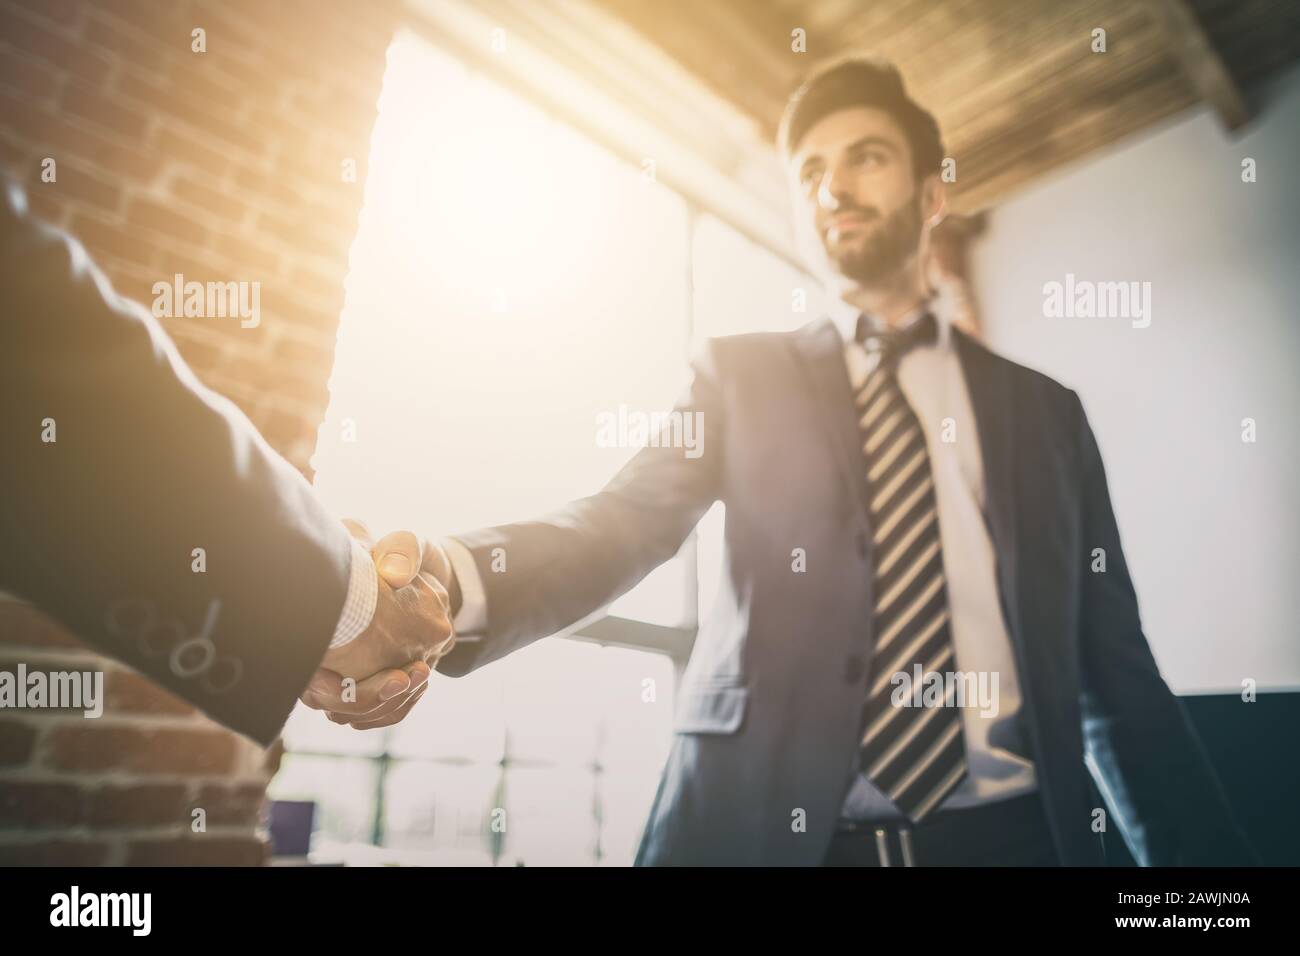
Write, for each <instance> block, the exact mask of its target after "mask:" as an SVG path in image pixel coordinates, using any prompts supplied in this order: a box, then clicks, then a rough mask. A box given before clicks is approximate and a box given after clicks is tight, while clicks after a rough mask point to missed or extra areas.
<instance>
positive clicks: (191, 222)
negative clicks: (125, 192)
mask: <svg viewBox="0 0 1300 956" xmlns="http://www.w3.org/2000/svg"><path fill="white" fill-rule="evenodd" d="M126 219H127V222H129V223H131V224H132V225H135V226H139V227H140V228H142V229H149V230H151V231H153V232H154V233H156V234H157V235H158V236H160V237H162V238H164V239H165V238H168V237H171V238H175V239H183V240H185V241H186V242H188V243H190V244H191V245H195V246H202V245H203V244H204V243H205V242H207V239H208V235H209V229H208V227H207V226H206V225H204V224H203V223H202V222H200V221H199V219H198V218H197V217H195V216H193V215H191V214H190V213H188V212H182V211H181V210H179V209H177V208H175V207H168V206H164V205H163V204H161V203H159V202H156V201H155V200H153V199H149V198H146V197H144V196H137V197H136V198H135V199H133V200H131V203H130V205H129V206H128V207H127V212H126Z"/></svg>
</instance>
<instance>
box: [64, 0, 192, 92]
mask: <svg viewBox="0 0 1300 956" xmlns="http://www.w3.org/2000/svg"><path fill="white" fill-rule="evenodd" d="M114 6H116V4H115V5H114ZM115 12H116V11H115V10H113V9H112V8H111V7H110V8H98V7H97V8H93V9H92V10H91V11H90V19H89V21H88V22H87V23H86V31H85V33H84V34H83V36H85V38H86V42H88V43H91V44H93V45H94V46H95V47H96V48H98V49H101V50H103V51H105V52H107V53H113V54H116V55H117V56H118V57H120V58H121V60H122V61H124V62H125V63H126V64H130V65H133V66H137V67H139V68H140V69H141V70H148V71H149V72H150V73H152V74H154V75H155V76H159V75H166V74H167V73H168V72H170V65H171V63H172V62H173V61H174V60H175V58H176V57H177V55H178V51H177V50H175V49H174V48H173V47H171V46H169V45H167V44H163V43H159V42H158V41H157V40H156V39H154V38H153V37H150V36H149V35H148V34H144V33H141V32H140V31H139V30H136V29H134V28H133V27H132V26H131V25H130V24H128V23H126V22H124V21H123V20H121V19H119V18H117V17H116V16H114V13H115ZM185 52H186V53H188V52H189V48H188V46H187V47H186V48H185Z"/></svg>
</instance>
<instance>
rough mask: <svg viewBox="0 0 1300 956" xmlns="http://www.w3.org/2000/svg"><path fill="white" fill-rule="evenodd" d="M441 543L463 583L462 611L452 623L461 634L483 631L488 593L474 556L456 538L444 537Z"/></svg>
mask: <svg viewBox="0 0 1300 956" xmlns="http://www.w3.org/2000/svg"><path fill="white" fill-rule="evenodd" d="M438 543H439V544H440V545H442V549H443V550H444V551H446V552H447V560H448V561H450V562H451V573H452V574H454V575H456V583H457V584H458V585H459V586H460V610H459V611H457V612H456V617H455V619H454V620H453V621H452V622H451V627H452V630H453V631H455V632H456V633H457V634H480V633H482V632H483V631H484V630H486V628H487V595H486V594H485V593H484V592H483V579H482V578H480V577H479V573H478V565H476V564H475V563H474V555H473V554H471V553H470V550H469V548H467V547H465V546H464V545H463V544H461V543H460V542H459V541H457V540H456V539H455V538H443V539H442V540H441V541H439V542H438Z"/></svg>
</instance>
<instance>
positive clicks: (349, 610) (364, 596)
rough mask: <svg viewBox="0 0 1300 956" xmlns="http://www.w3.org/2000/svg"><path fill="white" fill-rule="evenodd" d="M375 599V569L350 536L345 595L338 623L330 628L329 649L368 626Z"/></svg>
mask: <svg viewBox="0 0 1300 956" xmlns="http://www.w3.org/2000/svg"><path fill="white" fill-rule="evenodd" d="M378 600H379V572H378V571H376V570H375V562H374V561H373V560H372V559H371V557H370V552H369V551H367V550H366V546H365V545H363V544H362V543H361V542H360V541H358V540H357V539H356V538H353V539H352V564H351V569H350V570H349V572H348V595H347V598H346V599H344V601H343V610H342V612H341V613H340V614H339V622H338V624H337V625H335V627H334V637H333V639H332V640H331V641H330V650H333V649H334V648H336V647H342V646H343V645H344V644H348V643H351V641H352V640H353V639H355V638H356V637H358V636H359V635H360V634H361V632H362V631H364V630H365V629H366V628H368V627H369V626H370V622H371V621H372V620H373V619H374V616H375V604H376V602H377V601H378Z"/></svg>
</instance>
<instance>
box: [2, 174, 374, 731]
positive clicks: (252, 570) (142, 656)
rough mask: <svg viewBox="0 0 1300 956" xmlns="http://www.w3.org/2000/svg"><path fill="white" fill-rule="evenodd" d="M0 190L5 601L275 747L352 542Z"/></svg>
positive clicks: (344, 576) (124, 307)
mask: <svg viewBox="0 0 1300 956" xmlns="http://www.w3.org/2000/svg"><path fill="white" fill-rule="evenodd" d="M3 191H4V197H3V202H0V288H2V289H3V296H4V298H3V301H4V316H3V319H2V320H0V429H2V430H0V455H3V456H4V467H3V472H2V476H0V589H2V590H6V591H10V592H12V593H15V594H17V595H18V596H20V597H22V598H25V599H27V600H29V601H31V602H32V603H33V604H35V605H36V606H38V607H40V608H41V609H42V610H44V611H46V612H48V613H50V614H51V615H53V616H54V617H55V618H57V619H59V620H60V621H62V622H63V623H64V624H65V625H67V626H68V627H69V628H70V629H71V630H72V631H73V632H74V633H76V634H77V635H79V636H80V637H81V638H82V639H83V640H85V641H87V642H89V643H90V644H92V645H94V646H95V647H96V648H97V649H99V650H100V651H102V652H103V653H105V654H108V655H111V656H113V657H115V658H118V659H119V660H122V661H124V662H126V663H127V664H130V665H131V666H133V667H135V668H136V669H138V670H140V671H141V672H143V673H144V674H146V675H148V676H150V677H152V678H154V679H155V680H157V681H158V682H159V683H161V684H163V685H164V686H166V687H167V688H169V689H170V690H172V691H173V692H174V693H176V694H177V695H178V696H180V697H182V698H184V699H186V700H188V701H190V702H191V703H193V704H195V705H196V706H198V707H200V708H201V709H203V710H204V711H206V712H207V713H208V714H210V715H212V716H213V717H214V718H216V719H217V720H219V721H221V722H223V723H225V724H226V725H228V726H230V727H232V728H234V729H236V730H239V731H241V732H243V733H245V734H247V735H249V736H250V737H253V738H254V739H256V740H258V741H260V742H262V743H268V742H270V741H271V740H272V739H274V737H275V736H276V735H277V734H278V732H279V730H280V728H281V727H282V725H283V723H284V720H285V718H286V716H287V715H288V713H289V710H290V709H291V708H292V706H293V703H294V700H295V699H296V697H297V695H298V693H299V692H300V691H301V689H302V688H303V687H304V686H305V685H306V682H307V680H308V679H309V677H310V676H311V673H312V671H313V670H314V669H315V667H316V666H317V665H318V664H319V662H320V659H321V657H322V655H323V654H324V651H325V649H326V647H327V645H328V644H329V641H330V638H331V636H332V634H333V631H334V627H335V625H336V624H337V622H338V619H339V612H340V609H341V608H342V606H343V602H344V597H345V595H346V592H347V584H348V574H349V568H350V553H349V538H348V535H347V532H346V531H345V529H344V528H343V527H342V526H341V524H340V523H339V522H338V521H337V520H335V519H334V518H333V517H332V516H331V515H330V514H329V513H328V512H327V511H326V510H325V509H324V508H323V507H322V506H321V505H320V504H319V502H318V501H317V500H316V498H315V496H314V495H313V493H312V491H311V488H310V486H309V485H308V484H307V482H306V481H305V480H304V479H303V477H302V476H301V475H300V474H298V472H297V471H296V470H295V469H294V468H293V467H292V466H291V465H289V464H288V462H286V461H284V460H283V459H282V458H280V457H279V456H278V455H277V454H275V452H274V451H272V450H271V448H270V447H269V446H267V444H266V443H265V442H264V441H263V440H262V438H261V436H260V435H258V433H257V431H256V430H255V429H254V428H253V426H252V425H251V424H250V423H249V421H248V420H247V418H246V417H245V416H244V415H243V414H241V413H240V412H239V411H238V409H236V408H235V407H234V406H233V405H232V404H231V403H230V402H228V401H226V400H225V399H223V398H222V397H220V396H219V395H217V394H216V393H214V392H212V391H211V390H209V389H207V388H205V387H203V386H202V385H201V384H199V382H198V381H197V380H196V379H195V377H194V375H193V373H192V372H191V371H190V370H189V368H188V367H187V366H186V365H185V363H184V361H182V359H181V358H180V356H179V355H178V353H177V352H176V349H175V347H174V346H173V345H172V343H171V342H170V340H169V339H168V338H167V336H166V334H165V333H164V332H163V330H162V329H161V327H160V326H159V324H158V323H157V321H156V320H154V318H153V317H152V316H151V315H149V314H148V312H146V311H145V310H144V309H143V308H141V307H140V306H139V305H137V304H134V303H130V302H127V301H125V300H123V299H122V298H120V297H119V296H118V295H117V294H116V293H114V292H113V290H112V288H111V287H110V285H109V283H108V281H107V279H106V278H105V277H104V275H103V274H102V273H101V272H100V271H99V270H98V269H96V268H95V266H94V265H93V264H92V263H91V262H90V261H89V260H88V258H87V256H86V253H85V250H84V249H83V248H82V247H81V246H80V245H79V244H78V243H76V242H75V241H73V240H71V239H69V238H68V237H67V236H65V235H63V234H61V233H59V232H57V231H55V230H52V229H50V228H48V227H46V226H44V225H41V224H38V223H36V222H34V221H33V220H32V219H31V218H30V217H29V215H28V213H27V211H26V209H25V202H24V199H23V196H22V194H21V193H20V192H19V191H18V190H17V189H16V188H12V187H9V188H4V190H3ZM195 321H201V320H195ZM48 423H52V428H53V435H54V438H55V439H56V440H55V441H53V442H48V441H44V440H43V436H45V437H48V435H49V429H50V427H51V426H50V424H48ZM197 548H202V549H203V550H204V552H205V560H206V571H205V572H204V573H196V572H195V571H194V570H193V561H194V558H193V556H192V555H193V552H194V549H197Z"/></svg>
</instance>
